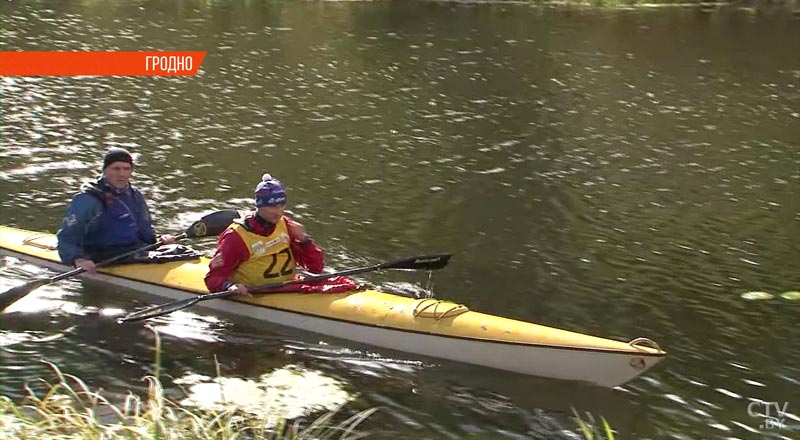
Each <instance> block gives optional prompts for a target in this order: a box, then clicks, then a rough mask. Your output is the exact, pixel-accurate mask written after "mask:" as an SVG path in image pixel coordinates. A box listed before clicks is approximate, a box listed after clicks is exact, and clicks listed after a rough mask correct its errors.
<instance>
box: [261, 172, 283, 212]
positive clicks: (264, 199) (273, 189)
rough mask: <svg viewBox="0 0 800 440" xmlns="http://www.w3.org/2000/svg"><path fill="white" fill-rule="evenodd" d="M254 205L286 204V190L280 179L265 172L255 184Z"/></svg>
mask: <svg viewBox="0 0 800 440" xmlns="http://www.w3.org/2000/svg"><path fill="white" fill-rule="evenodd" d="M255 196H256V207H257V208H261V207H263V206H277V205H285V204H286V190H285V189H284V188H283V184H282V183H281V182H280V180H278V179H276V178H274V177H272V175H271V174H269V173H265V174H264V175H263V176H261V182H260V183H259V184H258V185H257V186H256V194H255Z"/></svg>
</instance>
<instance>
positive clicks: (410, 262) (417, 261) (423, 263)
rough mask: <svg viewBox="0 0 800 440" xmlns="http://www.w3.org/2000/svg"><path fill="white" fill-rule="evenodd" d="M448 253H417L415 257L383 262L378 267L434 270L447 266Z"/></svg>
mask: <svg viewBox="0 0 800 440" xmlns="http://www.w3.org/2000/svg"><path fill="white" fill-rule="evenodd" d="M450 257H452V255H450V254H430V255H417V256H416V257H409V258H403V259H400V260H395V261H390V262H388V263H383V264H381V265H380V266H379V268H380V269H410V270H436V269H441V268H443V267H445V266H447V263H448V262H449V261H450Z"/></svg>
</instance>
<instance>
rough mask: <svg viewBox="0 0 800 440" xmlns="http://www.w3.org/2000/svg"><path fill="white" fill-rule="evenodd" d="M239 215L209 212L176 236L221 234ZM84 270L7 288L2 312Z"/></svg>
mask: <svg viewBox="0 0 800 440" xmlns="http://www.w3.org/2000/svg"><path fill="white" fill-rule="evenodd" d="M238 217H239V212H238V211H236V210H233V209H228V210H225V211H217V212H213V213H211V214H208V215H206V216H204V217H203V218H201V219H200V220H198V221H196V222H194V223H193V224H192V225H191V226H189V228H188V229H186V231H185V232H183V233H182V234H180V235H178V236H176V237H175V239H176V240H181V239H184V238H199V237H208V236H212V235H219V234H221V233H222V231H224V230H225V228H227V227H228V225H230V224H231V222H232V221H233V220H234V219H236V218H238ZM162 244H164V243H162V242H161V240H159V241H157V242H155V243H153V244H150V245H147V246H144V247H142V248H140V249H136V250H132V251H130V252H125V253H124V254H120V255H117V256H115V257H113V258H109V259H107V260H103V261H101V262H99V263H97V264H96V265H95V266H97V267H100V266H107V265H109V264H111V263H113V262H115V261H119V260H121V259H123V258H126V257H130V256H131V255H134V254H136V253H139V252H145V251H149V250H151V249H155V248H157V247H159V246H161V245H162ZM83 272H86V269H83V268H77V269H75V270H71V271H69V272H64V273H62V274H60V275H56V276H54V277H51V278H41V279H37V280H33V281H28V282H27V283H25V284H23V285H21V286H17V287H14V288H11V289H9V290H6V291H5V292H3V293H0V312H2V311H3V310H5V309H6V307H8V306H10V305H11V304H13V303H15V302H17V301H18V300H20V299H21V298H22V297H24V296H25V295H27V294H29V293H31V292H32V291H34V290H36V289H38V288H39V287H42V286H46V285H48V284H50V283H55V282H56V281H61V280H64V279H67V278H70V277H74V276H75V275H80V274H82V273H83Z"/></svg>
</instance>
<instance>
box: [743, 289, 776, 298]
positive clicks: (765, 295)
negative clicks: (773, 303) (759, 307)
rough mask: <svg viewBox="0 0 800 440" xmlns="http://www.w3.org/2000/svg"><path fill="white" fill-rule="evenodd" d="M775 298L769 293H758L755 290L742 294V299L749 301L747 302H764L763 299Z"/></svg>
mask: <svg viewBox="0 0 800 440" xmlns="http://www.w3.org/2000/svg"><path fill="white" fill-rule="evenodd" d="M774 297H775V296H774V295H773V294H771V293H769V292H759V291H757V290H753V291H751V292H745V293H743V294H742V299H749V300H765V299H772V298H774Z"/></svg>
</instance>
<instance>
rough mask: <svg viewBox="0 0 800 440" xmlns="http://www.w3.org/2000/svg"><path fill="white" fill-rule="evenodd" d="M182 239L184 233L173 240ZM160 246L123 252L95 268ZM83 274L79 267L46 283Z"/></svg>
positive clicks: (154, 245)
mask: <svg viewBox="0 0 800 440" xmlns="http://www.w3.org/2000/svg"><path fill="white" fill-rule="evenodd" d="M184 238H186V233H185V232H184V233H182V234H180V235H177V236H175V240H176V241H177V240H182V239H184ZM162 244H164V242H163V241H161V240H158V241H156V242H155V243H153V244H149V245H147V246H145V247H142V248H139V249H134V250H132V251H128V252H125V253H124V254H119V255H117V256H115V257H111V258H109V259H107V260H103V261H101V262H99V263H97V264H95V267H102V266H108V265H109V264H111V263H114V262H116V261H119V260H121V259H123V258H126V257H130V256H131V255H135V254H138V253H139V252H146V251H149V250H152V249H155V248H157V247H159V246H161V245H162ZM84 272H86V269H84V268H82V267H79V268H77V269H74V270H71V271H69V272H64V273H62V274H59V275H56V276H54V277H52V278H50V279H49V280H48V281H49V283H55V282H56V281H61V280H63V279H66V278H69V277H74V276H75V275H80V274H82V273H84ZM49 283H48V284H49Z"/></svg>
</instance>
